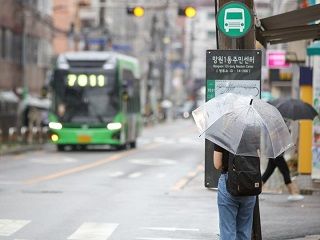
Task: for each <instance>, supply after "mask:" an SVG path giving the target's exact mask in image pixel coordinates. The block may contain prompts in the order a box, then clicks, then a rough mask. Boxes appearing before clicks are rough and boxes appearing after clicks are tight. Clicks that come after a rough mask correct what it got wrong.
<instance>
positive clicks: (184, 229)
mask: <svg viewBox="0 0 320 240" xmlns="http://www.w3.org/2000/svg"><path fill="white" fill-rule="evenodd" d="M141 229H147V230H156V231H168V232H176V231H190V232H199V231H200V230H199V229H198V228H172V227H171V228H170V227H143V228H141Z"/></svg>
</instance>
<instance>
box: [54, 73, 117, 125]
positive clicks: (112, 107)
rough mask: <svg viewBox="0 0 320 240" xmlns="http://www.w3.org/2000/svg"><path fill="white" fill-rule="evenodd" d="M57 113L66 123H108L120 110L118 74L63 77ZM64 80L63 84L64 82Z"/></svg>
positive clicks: (57, 100) (58, 91)
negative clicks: (115, 78)
mask: <svg viewBox="0 0 320 240" xmlns="http://www.w3.org/2000/svg"><path fill="white" fill-rule="evenodd" d="M60 76H61V78H62V79H60V81H59V79H55V80H56V81H57V80H58V81H59V83H60V84H55V86H56V87H55V88H56V91H55V93H56V94H55V95H56V96H55V104H54V105H55V112H56V113H57V115H58V117H59V120H60V121H61V122H62V123H79V124H83V123H89V124H90V123H92V124H98V123H105V122H108V121H109V120H110V118H112V117H113V116H114V115H115V114H116V112H117V111H118V109H119V101H118V99H119V97H118V93H117V92H115V84H114V74H111V73H109V74H92V73H90V74H83V73H81V74H78V73H70V72H69V73H65V74H62V75H61V74H60ZM61 80H62V81H61Z"/></svg>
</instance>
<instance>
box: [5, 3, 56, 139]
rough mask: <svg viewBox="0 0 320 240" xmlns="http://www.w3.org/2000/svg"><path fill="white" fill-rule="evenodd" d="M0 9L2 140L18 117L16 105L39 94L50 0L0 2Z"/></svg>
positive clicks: (47, 63) (49, 33)
mask: <svg viewBox="0 0 320 240" xmlns="http://www.w3.org/2000/svg"><path fill="white" fill-rule="evenodd" d="M0 6H1V8H0V72H1V74H0V104H1V108H0V115H1V116H0V118H1V122H0V124H1V126H0V128H1V129H2V132H3V134H4V136H5V137H6V136H7V135H8V129H9V127H15V126H16V125H17V124H18V117H21V116H19V114H21V112H19V111H18V106H19V105H20V103H21V102H22V101H23V100H24V99H25V98H26V96H34V97H37V96H40V95H41V93H42V91H41V90H42V87H43V86H44V85H45V83H46V79H47V73H48V71H49V69H50V67H51V53H52V47H51V46H52V44H51V41H52V37H53V32H54V27H53V24H52V19H51V8H52V5H51V1H50V0H12V1H7V0H0ZM19 124H20V123H19Z"/></svg>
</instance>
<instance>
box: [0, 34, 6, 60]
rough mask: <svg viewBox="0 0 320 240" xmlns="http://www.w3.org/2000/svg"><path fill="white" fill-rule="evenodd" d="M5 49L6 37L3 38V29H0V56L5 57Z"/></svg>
mask: <svg viewBox="0 0 320 240" xmlns="http://www.w3.org/2000/svg"><path fill="white" fill-rule="evenodd" d="M5 49H6V39H5V29H4V28H1V29H0V57H1V58H5Z"/></svg>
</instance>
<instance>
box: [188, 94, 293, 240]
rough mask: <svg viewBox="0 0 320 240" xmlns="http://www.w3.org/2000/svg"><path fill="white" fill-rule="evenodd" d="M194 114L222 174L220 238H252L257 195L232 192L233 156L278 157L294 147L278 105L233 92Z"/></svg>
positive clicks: (232, 239)
mask: <svg viewBox="0 0 320 240" xmlns="http://www.w3.org/2000/svg"><path fill="white" fill-rule="evenodd" d="M192 115H193V118H194V120H195V123H196V125H197V127H198V129H199V131H200V133H201V135H202V134H205V138H206V139H208V140H210V141H211V142H213V143H214V144H215V145H214V152H213V162H214V166H215V168H217V169H220V170H221V173H222V174H221V176H220V178H219V183H218V196H217V204H218V210H219V227H220V239H221V240H247V239H251V231H252V221H253V209H254V205H255V202H256V196H234V195H231V194H230V193H229V192H228V190H227V187H226V181H227V179H228V171H229V170H227V169H228V168H227V166H226V165H227V162H228V159H229V154H233V155H238V156H244V157H246V156H248V157H256V158H257V159H259V157H260V156H264V157H266V158H276V157H277V156H279V155H280V154H281V153H283V152H284V151H286V150H287V149H289V148H290V147H292V146H293V143H292V140H291V137H290V133H289V130H288V128H287V126H286V124H285V123H284V120H283V118H282V117H281V114H280V113H279V111H278V110H277V109H276V108H275V107H274V106H272V105H270V104H268V103H266V102H264V101H262V100H260V99H257V98H252V97H247V96H242V95H237V94H232V93H227V94H222V95H219V96H217V97H215V98H213V99H211V100H209V101H208V102H206V103H205V104H204V105H202V106H200V107H199V108H197V109H196V110H194V111H193V112H192ZM201 135H200V136H201Z"/></svg>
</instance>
